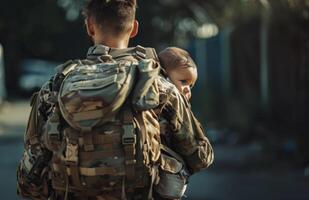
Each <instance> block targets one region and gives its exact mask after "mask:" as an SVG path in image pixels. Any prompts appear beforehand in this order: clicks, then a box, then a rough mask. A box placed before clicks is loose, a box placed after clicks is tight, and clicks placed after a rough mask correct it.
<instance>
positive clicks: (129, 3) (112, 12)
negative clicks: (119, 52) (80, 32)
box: [83, 0, 138, 48]
mask: <svg viewBox="0 0 309 200" xmlns="http://www.w3.org/2000/svg"><path fill="white" fill-rule="evenodd" d="M135 12H136V0H88V1H87V4H86V6H85V8H84V12H83V13H84V16H85V17H86V19H85V23H86V27H87V32H88V34H89V36H90V37H91V38H92V40H93V42H94V43H95V44H104V45H107V46H111V47H117V48H124V47H126V46H127V45H128V42H129V39H130V38H132V37H134V36H135V35H136V34H137V31H138V23H137V21H136V20H135Z"/></svg>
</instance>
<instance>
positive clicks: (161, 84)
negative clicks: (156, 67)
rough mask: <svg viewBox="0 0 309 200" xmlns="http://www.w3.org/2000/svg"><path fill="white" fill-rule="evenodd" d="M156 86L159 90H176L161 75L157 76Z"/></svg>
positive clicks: (166, 91)
mask: <svg viewBox="0 0 309 200" xmlns="http://www.w3.org/2000/svg"><path fill="white" fill-rule="evenodd" d="M158 87H159V90H160V92H165V93H174V92H175V91H177V88H176V86H175V85H174V84H173V83H171V82H170V81H169V80H168V79H167V78H165V77H163V76H162V75H159V76H158Z"/></svg>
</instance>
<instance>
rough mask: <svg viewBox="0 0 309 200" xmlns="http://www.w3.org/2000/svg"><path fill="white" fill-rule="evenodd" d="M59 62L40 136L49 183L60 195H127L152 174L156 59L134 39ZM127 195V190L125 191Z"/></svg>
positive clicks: (148, 182)
mask: <svg viewBox="0 0 309 200" xmlns="http://www.w3.org/2000/svg"><path fill="white" fill-rule="evenodd" d="M107 52H108V51H106V54H103V55H100V56H99V57H96V58H94V59H87V60H78V61H73V62H69V63H67V64H65V65H64V66H62V68H61V70H60V72H59V73H58V74H57V75H56V76H55V79H54V83H53V84H54V85H53V91H52V94H53V95H52V96H53V97H54V102H55V103H54V107H53V111H52V113H51V115H50V116H49V118H48V120H47V122H46V125H45V127H46V128H45V133H44V134H43V138H44V141H45V143H46V145H47V147H48V148H49V149H50V150H51V151H52V152H53V156H52V161H51V172H52V173H51V180H52V187H53V189H54V190H55V191H56V193H58V194H62V196H63V197H65V198H67V197H68V195H69V194H74V195H75V196H77V197H81V198H83V197H91V196H93V197H96V196H100V195H102V194H103V195H105V194H110V195H111V196H113V195H115V194H116V196H118V198H122V199H126V198H127V197H128V196H130V195H131V193H133V192H134V191H136V190H137V189H139V188H141V189H142V188H144V189H145V188H148V190H147V191H149V193H148V192H147V197H141V198H142V199H147V198H148V199H150V198H151V191H152V185H153V184H154V182H155V179H156V178H157V176H158V172H157V165H158V162H159V158H160V128H159V123H158V121H157V119H156V116H155V113H154V112H153V111H152V109H153V108H155V107H157V106H158V105H159V93H158V88H157V85H156V77H157V76H158V73H159V70H160V69H159V66H158V65H157V63H156V62H155V61H154V60H153V59H145V58H146V57H148V56H146V53H147V52H148V50H147V49H145V48H143V47H140V46H137V47H135V48H130V49H125V50H114V51H111V52H109V53H107ZM126 196H127V197H126Z"/></svg>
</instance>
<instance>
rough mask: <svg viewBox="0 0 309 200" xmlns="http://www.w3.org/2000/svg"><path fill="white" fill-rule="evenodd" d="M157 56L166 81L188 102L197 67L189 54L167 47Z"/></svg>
mask: <svg viewBox="0 0 309 200" xmlns="http://www.w3.org/2000/svg"><path fill="white" fill-rule="evenodd" d="M158 56H159V60H160V63H161V66H162V68H163V69H164V70H165V72H166V76H167V77H168V79H169V80H170V81H171V82H172V83H173V84H174V85H175V86H176V88H177V89H178V90H179V92H180V93H182V94H183V95H184V96H185V97H186V98H187V99H188V100H190V98H191V88H192V87H193V86H194V84H195V82H196V79H197V67H196V64H195V63H194V61H193V60H192V58H191V57H190V55H189V53H188V52H187V51H185V50H183V49H180V48H177V47H168V48H166V49H164V50H163V51H161V52H160V53H159V55H158Z"/></svg>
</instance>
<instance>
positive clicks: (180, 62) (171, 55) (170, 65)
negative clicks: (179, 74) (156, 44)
mask: <svg viewBox="0 0 309 200" xmlns="http://www.w3.org/2000/svg"><path fill="white" fill-rule="evenodd" d="M158 57H159V60H160V64H161V66H162V68H164V69H165V70H166V71H169V70H173V69H176V68H178V67H194V68H197V66H196V64H195V63H194V61H193V60H192V58H191V57H190V54H189V53H188V52H187V51H186V50H183V49H181V48H178V47H168V48H166V49H164V50H163V51H161V52H160V53H159V55H158Z"/></svg>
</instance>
